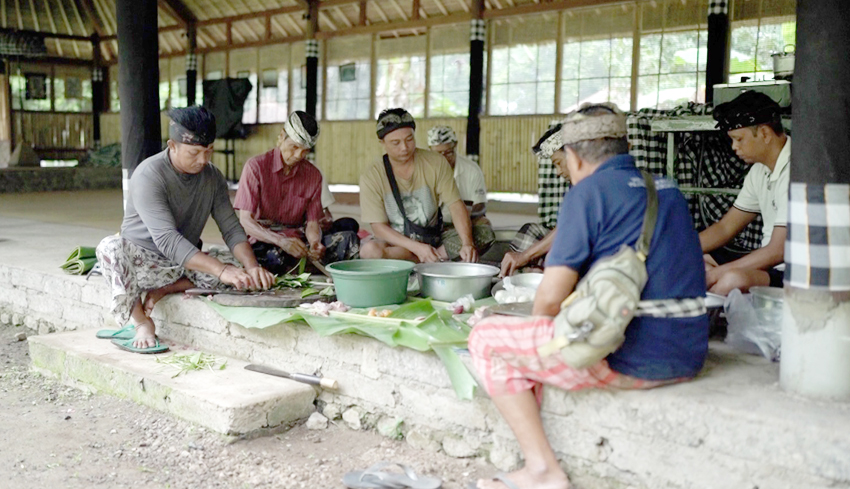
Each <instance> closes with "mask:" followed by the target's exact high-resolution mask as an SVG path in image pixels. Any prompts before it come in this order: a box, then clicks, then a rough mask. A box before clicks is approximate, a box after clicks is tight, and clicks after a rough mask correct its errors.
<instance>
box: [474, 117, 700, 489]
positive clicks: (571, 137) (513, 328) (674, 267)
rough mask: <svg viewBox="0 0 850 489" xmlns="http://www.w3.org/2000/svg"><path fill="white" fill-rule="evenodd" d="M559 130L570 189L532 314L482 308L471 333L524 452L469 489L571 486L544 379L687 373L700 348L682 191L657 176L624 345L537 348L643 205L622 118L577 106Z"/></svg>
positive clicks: (593, 380) (627, 233) (625, 382)
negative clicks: (580, 364) (544, 412)
mask: <svg viewBox="0 0 850 489" xmlns="http://www.w3.org/2000/svg"><path fill="white" fill-rule="evenodd" d="M562 137H563V143H564V144H565V145H566V164H567V167H568V169H569V173H570V177H571V178H572V181H573V188H572V189H571V190H570V192H569V193H568V194H567V196H566V198H565V199H564V203H563V206H562V207H561V213H560V215H559V217H558V225H557V228H556V235H555V240H554V242H553V244H552V249H551V251H550V252H549V254H548V255H547V257H546V270H545V271H544V274H543V282H542V283H541V284H540V287H539V288H538V289H537V295H536V298H535V301H534V309H533V311H534V316H533V317H528V318H512V317H507V316H491V317H489V318H486V319H484V320H483V321H481V322H480V323H478V324H477V325H475V327H474V328H473V330H472V333H471V334H470V336H469V352H470V354H471V355H472V359H473V362H474V364H475V367H476V369H477V371H478V373H479V376H480V378H481V379H482V381H483V384H484V387H485V389H486V390H487V392H488V393H489V394H490V397H491V398H492V400H493V403H494V404H495V405H496V407H497V408H498V410H499V412H500V413H501V414H502V416H503V417H504V418H505V420H506V421H507V423H508V426H509V427H510V428H511V430H512V431H513V433H514V435H515V436H516V438H517V441H518V442H519V446H520V449H521V450H522V453H523V455H524V456H525V467H524V468H522V469H521V470H519V471H516V472H513V473H511V474H507V475H503V476H499V477H497V479H496V480H479V481H478V482H477V484H475V487H477V488H479V489H516V488H518V489H567V488H569V487H571V486H570V481H569V478H568V477H567V474H566V473H565V472H564V470H563V469H562V468H561V465H560V464H559V460H558V458H557V456H556V455H555V452H554V451H553V450H552V447H551V446H550V444H549V441H548V439H547V438H546V433H545V432H544V430H543V424H542V421H541V417H540V404H539V403H540V402H541V401H542V394H543V386H544V385H545V386H552V387H556V388H559V389H565V390H571V391H573V390H580V389H586V388H599V389H648V388H651V387H658V386H661V385H664V384H670V383H674V382H681V381H683V380H686V379H690V378H692V377H694V376H695V375H696V374H697V373H698V372H699V371H700V369H702V366H703V362H704V361H705V357H706V354H707V352H708V318H707V317H706V314H705V302H704V297H705V286H704V280H705V269H704V266H703V260H702V253H701V251H700V246H699V239H698V237H697V233H696V231H695V230H694V227H693V222H692V220H691V214H690V211H689V210H688V204H687V202H686V201H685V198H684V197H683V196H682V194H681V193H680V192H679V190H678V189H677V188H676V185H675V183H673V182H671V181H669V180H666V179H656V180H655V187H656V189H657V190H656V192H657V201H658V204H657V212H656V216H657V221H656V224H655V228H654V232H653V233H652V238H651V244H650V246H649V252H648V255H647V256H648V258H647V261H646V272H647V275H648V281H647V283H646V286H645V287H644V289H643V292H642V294H641V297H640V298H641V302H640V305H639V306H638V309H637V313H638V314H637V316H636V317H635V318H634V319H633V320H632V321H631V322H630V323H629V325H628V327H627V328H626V330H625V340H624V342H623V344H622V345H621V346H620V347H619V349H617V350H616V351H614V352H613V353H611V354H610V355H608V356H607V357H606V358H603V359H602V360H600V361H598V362H597V363H594V364H592V365H591V366H589V367H587V368H574V367H571V366H570V365H569V364H567V363H566V362H565V360H564V357H563V356H562V355H561V352H560V351H559V350H556V351H554V352H551V353H550V352H547V351H546V348H542V347H544V346H545V345H549V344H550V342H552V340H553V339H554V338H555V323H554V321H553V317H554V316H556V315H557V314H558V312H559V311H560V309H561V304H562V302H563V301H564V299H566V298H567V297H568V296H569V295H570V294H571V293H572V292H573V290H574V289H575V287H576V285H577V284H578V283H579V280H580V279H581V278H582V277H583V276H585V275H586V274H587V272H588V270H590V269H591V267H593V266H594V264H596V263H598V262H599V261H600V260H601V259H603V258H606V257H610V256H612V255H614V254H616V253H617V252H618V251H620V249H621V247H623V246H630V247H634V246H635V244H636V243H637V241H638V238H639V236H640V235H641V230H642V227H643V222H644V213H645V210H646V208H647V206H648V204H647V202H648V199H647V189H646V182H645V180H644V177H643V176H642V174H641V172H640V171H639V170H638V169H637V167H635V162H634V158H632V157H631V156H629V154H628V148H629V145H628V141H627V140H626V118H625V115H624V114H623V113H622V112H620V111H619V110H618V109H617V108H616V106H615V105H613V104H598V105H591V106H585V107H583V108H581V109H579V110H578V111H576V112H573V113H571V114H569V115H567V118H566V119H565V120H564V122H563V128H562ZM609 283H610V282H609ZM597 311H598V309H597ZM541 348H542V349H541Z"/></svg>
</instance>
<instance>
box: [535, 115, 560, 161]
mask: <svg viewBox="0 0 850 489" xmlns="http://www.w3.org/2000/svg"><path fill="white" fill-rule="evenodd" d="M561 126H562V124H561V123H560V122H553V123H552V124H550V125H549V129H546V132H545V133H543V136H541V137H540V140H539V141H537V144H535V145H534V147H533V148H531V150H532V151H534V154H536V155H537V157H538V158H544V159H550V158H552V155H553V154H555V151H558V150H560V149H561V148H563V147H564V140H563V138H561Z"/></svg>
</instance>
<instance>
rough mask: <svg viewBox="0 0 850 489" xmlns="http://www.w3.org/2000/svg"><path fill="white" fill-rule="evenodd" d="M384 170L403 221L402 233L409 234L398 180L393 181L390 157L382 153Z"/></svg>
mask: <svg viewBox="0 0 850 489" xmlns="http://www.w3.org/2000/svg"><path fill="white" fill-rule="evenodd" d="M384 171H386V172H387V180H389V181H390V188H391V189H392V191H393V198H395V203H396V205H398V210H399V212H401V218H402V220H403V221H404V234H405V235H409V234H410V224H409V223H410V220H408V219H407V214H406V213H405V212H404V203H403V202H402V201H401V192H399V190H398V182H396V181H395V174H394V173H393V167H392V165H390V158H389V156H387V155H384Z"/></svg>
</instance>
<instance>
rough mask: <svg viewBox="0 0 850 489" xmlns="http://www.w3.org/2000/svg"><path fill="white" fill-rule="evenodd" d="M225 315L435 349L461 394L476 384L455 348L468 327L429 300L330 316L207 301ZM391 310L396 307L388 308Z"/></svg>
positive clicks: (261, 324)
mask: <svg viewBox="0 0 850 489" xmlns="http://www.w3.org/2000/svg"><path fill="white" fill-rule="evenodd" d="M205 303H206V304H209V305H210V307H212V308H213V309H215V310H216V312H218V313H219V314H220V315H221V316H222V317H223V318H225V319H226V320H228V321H230V322H233V323H237V324H239V325H241V326H243V327H246V328H267V327H269V326H274V325H277V324H281V323H286V322H294V321H303V322H305V323H307V325H308V326H310V327H311V328H312V329H313V330H314V331H316V332H317V333H318V334H319V335H321V336H330V335H335V334H359V335H362V336H368V337H370V338H374V339H376V340H378V341H380V342H382V343H384V344H386V345H388V346H392V347H396V346H401V347H405V348H410V349H412V350H417V351H422V352H425V351H429V350H433V351H434V352H435V353H436V354H437V356H438V357H439V358H440V360H441V361H442V362H443V365H445V367H446V371H447V373H448V375H449V379H450V380H451V382H452V387H453V388H454V390H455V393H456V394H457V396H458V398H460V399H465V400H469V399H472V396H473V395H474V393H475V388H476V387H477V385H478V384H477V383H476V381H475V379H474V378H473V377H472V375H471V374H470V373H469V371H468V370H467V369H466V366H465V365H464V364H463V362H461V361H460V358H459V357H458V356H457V353H455V351H454V348H453V347H461V348H465V347H466V341H467V337H468V335H469V327H468V326H466V324H464V323H461V322H460V321H457V320H455V319H454V318H453V317H452V315H451V313H450V312H449V311H447V310H445V309H442V308H440V309H435V308H434V305H433V304H432V302H431V301H430V300H429V299H425V300H414V301H411V302H408V303H406V304H403V305H402V306H400V307H397V308H395V309H393V312H392V314H390V315H389V317H373V316H368V315H367V310H365V309H352V310H351V311H349V312H345V313H341V312H332V313H331V316H330V317H322V316H313V315H310V314H302V313H301V312H300V311H298V310H297V309H283V308H257V307H232V306H223V305H221V304H217V303H215V302H212V301H205ZM387 309H392V308H391V307H387Z"/></svg>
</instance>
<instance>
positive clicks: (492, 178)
mask: <svg viewBox="0 0 850 489" xmlns="http://www.w3.org/2000/svg"><path fill="white" fill-rule="evenodd" d="M553 119H554V116H551V115H542V116H541V115H538V116H516V117H486V118H482V119H481V158H480V160H481V161H480V164H481V169H482V170H483V171H484V180H485V182H486V183H487V190H488V191H491V192H523V193H537V158H535V157H534V154H533V153H532V152H531V147H532V146H534V144H535V143H536V142H537V140H538V139H539V138H540V136H541V135H542V134H543V133H544V132H545V131H546V128H547V127H548V126H549V123H550V122H552V120H553Z"/></svg>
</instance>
